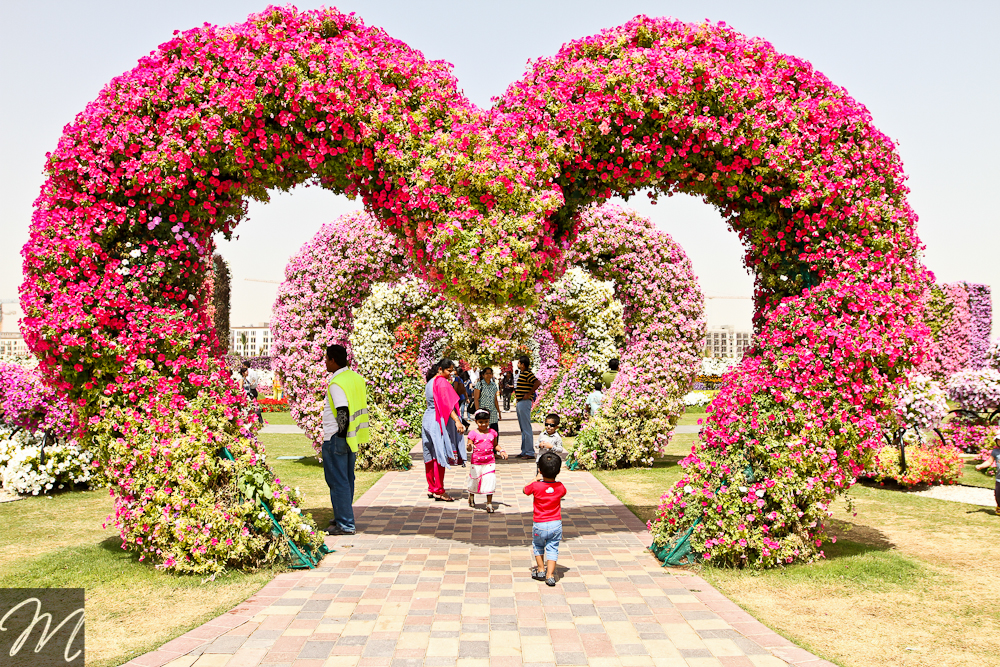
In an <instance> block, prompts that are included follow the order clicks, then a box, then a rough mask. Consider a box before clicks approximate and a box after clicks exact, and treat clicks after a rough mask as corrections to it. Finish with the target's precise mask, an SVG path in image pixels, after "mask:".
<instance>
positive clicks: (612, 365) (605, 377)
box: [601, 358, 618, 389]
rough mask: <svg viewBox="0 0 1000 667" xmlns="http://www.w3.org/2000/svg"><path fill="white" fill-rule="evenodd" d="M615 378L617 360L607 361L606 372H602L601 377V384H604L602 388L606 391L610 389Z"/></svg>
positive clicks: (616, 374) (616, 375)
mask: <svg viewBox="0 0 1000 667" xmlns="http://www.w3.org/2000/svg"><path fill="white" fill-rule="evenodd" d="M616 377H618V359H617V358H616V359H609V360H608V370H606V371H604V373H603V374H602V375H601V382H603V383H604V388H605V389H607V388H608V387H610V386H611V383H612V382H614V381H615V378H616Z"/></svg>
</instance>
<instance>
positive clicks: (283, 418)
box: [264, 412, 295, 426]
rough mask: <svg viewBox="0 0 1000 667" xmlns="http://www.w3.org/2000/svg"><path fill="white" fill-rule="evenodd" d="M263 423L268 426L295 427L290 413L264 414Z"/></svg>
mask: <svg viewBox="0 0 1000 667" xmlns="http://www.w3.org/2000/svg"><path fill="white" fill-rule="evenodd" d="M264 421H266V422H267V423H268V424H281V425H284V426H295V422H294V421H293V420H292V413H291V412H265V413H264Z"/></svg>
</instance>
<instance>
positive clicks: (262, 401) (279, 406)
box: [257, 398, 289, 412]
mask: <svg viewBox="0 0 1000 667" xmlns="http://www.w3.org/2000/svg"><path fill="white" fill-rule="evenodd" d="M257 405H259V406H260V409H261V410H263V411H264V412H288V410H289V407H288V400H287V399H284V398H258V399H257Z"/></svg>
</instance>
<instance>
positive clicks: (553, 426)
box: [545, 422, 559, 428]
mask: <svg viewBox="0 0 1000 667" xmlns="http://www.w3.org/2000/svg"><path fill="white" fill-rule="evenodd" d="M549 426H551V427H552V428H557V427H558V426H559V424H550V423H549V422H545V427H546V428H548V427H549Z"/></svg>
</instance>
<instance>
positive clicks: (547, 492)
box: [524, 481, 566, 523]
mask: <svg viewBox="0 0 1000 667" xmlns="http://www.w3.org/2000/svg"><path fill="white" fill-rule="evenodd" d="M524 495H526V496H535V514H534V522H535V523H545V522H546V521H562V511H561V507H562V498H563V496H565V495H566V487H565V486H563V483H562V482H546V481H540V482H532V483H531V484H529V485H528V486H526V487H524Z"/></svg>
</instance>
